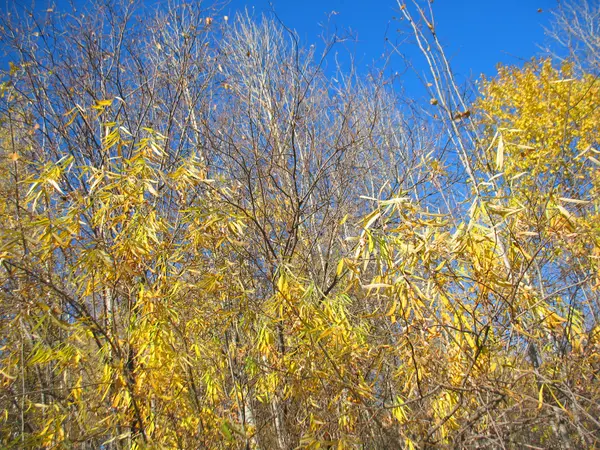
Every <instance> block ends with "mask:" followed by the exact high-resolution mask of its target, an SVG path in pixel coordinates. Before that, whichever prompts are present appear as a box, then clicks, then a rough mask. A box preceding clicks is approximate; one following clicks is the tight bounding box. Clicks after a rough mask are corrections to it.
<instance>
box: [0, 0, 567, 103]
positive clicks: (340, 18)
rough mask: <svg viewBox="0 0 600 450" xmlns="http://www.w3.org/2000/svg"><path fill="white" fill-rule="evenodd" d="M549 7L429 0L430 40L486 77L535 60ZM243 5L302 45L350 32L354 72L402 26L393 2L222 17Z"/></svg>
mask: <svg viewBox="0 0 600 450" xmlns="http://www.w3.org/2000/svg"><path fill="white" fill-rule="evenodd" d="M13 1H18V2H19V3H20V4H22V5H26V6H29V7H31V6H32V5H35V7H36V9H40V10H41V9H45V8H47V7H48V5H50V4H52V3H55V4H56V5H57V6H56V7H57V8H58V9H60V10H69V9H70V7H69V6H68V5H69V2H68V1H67V0H57V1H52V0H0V3H2V8H1V9H4V8H5V7H6V5H7V4H9V5H10V4H11V3H12V2H13ZM149 1H151V3H160V2H162V1H166V0H149ZM191 1H198V0H191ZM6 2H8V3H6ZM142 3H143V1H142ZM205 3H206V4H207V5H208V4H210V1H208V0H207V1H205ZM217 3H220V2H217ZM75 4H77V5H85V4H86V1H85V0H75ZM556 5H557V0H502V1H501V0H435V1H434V3H433V8H434V13H435V17H436V21H437V25H436V30H437V33H438V36H439V37H440V39H441V41H442V43H443V44H444V45H445V46H446V51H447V55H448V56H449V57H450V58H451V62H452V67H453V70H454V71H455V73H456V74H457V75H458V76H459V80H464V79H466V78H471V79H474V78H478V77H479V75H480V74H486V75H488V76H492V75H494V74H495V72H496V65H497V64H498V63H504V64H517V65H520V64H522V63H523V61H526V60H529V59H530V58H531V57H533V56H536V55H538V54H539V53H540V48H539V45H542V44H544V42H545V41H546V40H547V39H546V37H545V35H544V29H543V26H548V25H549V23H550V19H551V11H552V10H553V9H554V8H556ZM246 8H247V9H248V10H249V11H250V12H251V13H253V14H254V15H255V16H256V17H260V15H261V14H263V13H264V14H267V15H269V14H271V11H272V10H274V11H275V12H276V13H277V15H278V17H279V18H280V19H281V21H282V22H283V23H284V24H285V25H286V26H288V27H289V28H292V29H294V30H296V32H297V33H298V34H299V36H300V38H301V40H302V42H303V43H304V44H305V45H310V44H319V43H320V42H321V39H320V36H321V35H322V34H323V33H324V32H333V31H335V30H337V32H338V33H344V32H345V31H351V32H352V35H353V36H355V37H356V40H354V41H347V42H345V43H344V44H342V45H341V46H339V47H338V48H337V54H338V58H339V60H340V61H342V63H344V62H347V61H348V60H349V58H348V55H349V54H351V55H353V57H354V60H355V62H356V64H357V67H358V69H359V73H360V72H363V71H365V72H366V71H367V70H368V67H369V66H372V65H373V63H374V62H375V61H377V60H380V58H381V56H382V54H383V53H384V52H385V51H386V48H387V49H388V50H389V48H390V47H389V46H387V47H386V43H385V38H386V36H387V38H388V39H389V40H390V42H392V43H397V42H400V41H401V40H402V36H401V35H400V33H398V32H397V30H398V29H400V28H403V27H404V29H406V28H405V25H406V24H405V23H403V21H399V20H397V19H396V20H394V17H396V18H398V17H399V16H400V14H399V11H398V4H397V2H396V1H395V0H371V1H369V0H231V1H230V2H229V3H228V4H226V5H225V6H224V8H223V12H222V15H228V16H230V17H233V16H234V15H235V13H236V12H243V11H244V9H246ZM538 10H541V12H538ZM216 19H218V18H216ZM400 51H401V52H403V53H404V54H406V55H407V56H408V57H409V58H410V59H411V60H414V63H415V65H416V66H417V67H421V70H422V69H423V66H422V65H419V62H421V63H422V60H421V59H420V55H419V54H418V52H417V51H416V48H415V47H414V46H411V45H402V46H400ZM404 67H405V66H404V64H403V62H402V59H401V58H399V57H395V58H392V60H391V62H390V66H389V69H390V71H402V69H403V68H404ZM403 84H404V86H405V88H406V89H407V91H408V93H409V94H411V93H412V94H414V95H415V96H419V95H421V94H422V93H423V91H422V89H420V88H419V86H418V83H417V82H416V78H415V77H414V76H410V75H407V76H406V77H405V80H404V83H403Z"/></svg>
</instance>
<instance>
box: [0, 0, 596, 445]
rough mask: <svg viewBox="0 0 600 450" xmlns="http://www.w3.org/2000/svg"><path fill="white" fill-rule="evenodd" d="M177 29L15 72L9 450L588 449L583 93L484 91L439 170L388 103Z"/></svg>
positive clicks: (589, 81)
mask: <svg viewBox="0 0 600 450" xmlns="http://www.w3.org/2000/svg"><path fill="white" fill-rule="evenodd" d="M121 6H122V5H121ZM180 7H181V9H177V8H175V9H173V10H170V11H169V12H168V13H167V15H166V16H160V15H158V16H157V19H156V21H155V22H150V23H149V24H148V29H149V30H151V33H150V34H147V35H144V34H142V35H141V37H140V38H139V40H137V41H135V40H128V39H129V38H127V36H129V33H131V32H133V31H134V30H135V26H134V30H132V29H130V28H128V26H129V25H127V23H129V22H130V18H131V17H136V16H135V15H132V14H133V13H132V12H130V11H129V10H128V9H127V8H125V9H124V11H116V10H112V9H110V8H109V9H107V10H102V11H101V13H99V14H98V15H97V16H96V17H94V18H93V19H90V20H99V21H100V22H101V26H99V27H98V26H96V28H94V29H95V30H96V31H97V32H99V33H108V34H109V35H110V33H114V32H115V30H118V32H119V33H121V34H120V35H121V36H124V38H123V42H125V44H123V45H124V47H117V48H111V49H110V50H111V51H110V52H108V54H106V53H103V52H104V50H102V49H101V48H97V47H96V46H97V45H100V44H98V43H97V41H94V39H90V40H86V39H82V42H83V44H82V47H81V48H83V49H86V50H85V51H83V52H80V53H78V52H76V51H75V50H73V51H72V52H71V53H67V54H64V53H60V48H59V49H58V50H56V52H57V53H56V54H53V55H52V56H53V57H55V59H53V64H54V66H52V67H53V69H54V70H53V72H52V73H48V71H47V66H46V63H47V61H45V60H44V59H43V58H44V57H48V54H45V56H44V53H43V52H41V54H40V55H38V56H39V59H36V58H33V57H31V54H29V53H27V52H24V51H23V49H22V48H21V50H20V51H21V53H20V55H21V60H19V61H18V64H17V62H15V63H13V64H12V66H11V69H10V71H9V73H7V74H6V80H5V82H4V83H3V84H2V100H1V105H2V108H1V114H0V125H1V127H0V143H1V148H2V156H3V158H2V160H1V162H0V174H1V178H0V212H1V213H2V217H3V218H4V220H3V223H2V226H1V227H0V263H1V268H0V286H1V290H0V305H1V307H2V314H1V316H0V327H1V330H2V341H1V347H0V348H1V351H0V383H1V384H0V385H1V391H0V405H1V406H2V417H0V442H1V443H2V446H3V447H5V448H112V449H117V448H197V447H202V448H205V447H206V448H279V449H287V448H298V447H300V448H311V449H318V448H339V449H342V448H359V447H367V448H409V449H411V448H432V447H435V448H438V447H451V448H457V447H460V448H462V447H468V448H471V447H473V448H481V447H498V446H504V447H510V448H513V447H515V448H516V447H519V448H520V447H521V446H526V445H527V446H530V445H536V446H543V447H544V448H553V447H556V448H580V447H589V448H593V447H595V446H597V445H598V442H599V440H600V436H599V435H598V430H599V429H600V424H598V414H599V413H600V411H599V410H598V406H597V405H598V404H599V401H600V387H599V384H598V381H597V372H598V368H599V367H600V366H599V364H600V333H599V332H600V328H599V325H598V322H597V319H596V318H597V317H598V314H600V309H599V305H600V303H599V302H598V298H599V297H598V295H599V293H598V288H599V287H600V267H599V266H598V256H599V255H600V251H599V248H600V247H599V246H600V228H599V227H598V223H600V217H598V214H599V213H598V209H599V207H600V204H599V200H598V199H599V196H598V189H599V181H600V178H599V175H600V172H599V171H600V162H599V160H600V156H598V153H600V152H599V150H598V148H597V147H598V141H599V136H600V130H599V129H598V127H599V125H598V124H600V117H599V115H600V110H599V109H598V104H599V103H600V98H599V95H600V90H599V88H598V84H597V80H596V78H595V77H593V76H592V75H590V74H585V73H584V74H578V73H575V72H574V71H573V70H572V67H571V66H570V65H569V64H568V63H565V64H563V65H562V66H561V67H560V68H559V69H557V68H555V67H554V66H553V65H552V63H551V62H550V61H547V60H541V61H532V62H531V63H529V64H527V65H525V66H524V67H523V68H515V67H501V68H499V73H498V75H497V76H496V77H494V78H492V79H484V80H482V82H481V84H480V86H479V87H480V95H479V97H478V98H477V100H476V101H475V102H474V103H473V104H472V105H470V106H469V109H468V111H469V114H464V113H463V114H462V115H461V117H460V119H461V120H463V119H464V120H466V119H468V127H466V128H465V129H463V128H459V127H458V126H457V125H456V124H454V125H452V128H451V129H450V128H447V129H445V131H451V132H453V133H455V135H454V136H455V138H457V136H458V138H461V136H462V135H461V133H470V134H469V136H470V137H471V138H472V142H473V143H474V144H475V145H474V149H471V150H470V151H469V152H467V151H466V149H467V146H466V145H464V142H465V141H458V140H455V141H453V142H452V143H451V144H450V145H452V146H454V148H455V149H456V150H457V153H458V154H459V160H460V161H459V162H460V163H462V164H464V165H465V170H464V171H460V170H456V171H455V172H453V173H450V172H451V171H452V169H451V166H453V165H456V164H457V161H456V160H455V158H456V157H455V156H452V154H445V153H444V151H438V150H437V149H435V150H428V151H423V150H422V147H427V146H432V147H433V146H441V143H442V142H445V140H444V138H443V137H440V138H439V139H438V138H431V137H430V136H429V137H428V136H427V135H428V133H427V132H422V131H423V130H427V129H428V128H427V126H428V125H427V124H426V123H425V122H424V123H423V124H422V125H421V128H420V129H421V132H420V131H418V130H412V129H411V128H410V127H408V126H406V127H405V128H401V131H402V132H401V133H400V132H398V129H400V124H402V123H404V121H403V120H402V117H401V112H400V111H399V110H398V109H397V106H396V105H394V102H393V100H389V98H388V94H389V96H391V95H392V94H391V92H390V91H388V90H386V89H387V88H384V87H383V83H384V82H383V81H382V79H379V78H377V77H375V76H374V77H372V78H371V79H370V80H366V81H365V80H361V79H359V78H358V77H356V78H352V77H349V78H348V79H347V81H346V84H345V85H344V86H338V85H335V84H331V83H330V81H329V80H328V78H327V77H326V76H325V75H324V73H323V71H322V70H321V68H320V66H319V63H317V64H316V65H315V63H314V58H315V57H314V54H312V53H311V52H310V51H308V52H302V51H301V50H300V49H298V48H297V41H296V40H295V37H294V35H289V36H288V35H287V34H286V32H285V30H283V29H282V28H278V27H277V26H276V25H275V24H273V23H272V22H268V21H265V22H263V23H262V24H255V23H254V22H252V20H251V19H250V18H239V19H237V21H235V23H232V24H224V25H223V27H222V29H220V30H217V29H216V24H215V23H213V19H212V18H211V17H209V19H210V20H208V19H206V17H203V14H204V11H202V10H199V9H195V7H194V6H193V5H186V4H183V5H181V6H180ZM103 14H105V15H106V16H103ZM102 17H104V18H105V19H106V22H102V20H103V19H102ZM109 19H110V20H109ZM83 20H84V19H82V21H83ZM120 20H122V22H120ZM65 23H66V22H65ZM167 24H168V26H167ZM84 25H85V26H84ZM88 25H90V23H87V22H82V23H80V24H76V26H74V28H71V29H69V30H70V31H69V33H67V36H70V37H68V38H65V39H75V36H88V37H89V36H90V35H89V34H87V33H88V32H89V30H88V27H87V26H88ZM121 25H122V28H121ZM57 26H65V27H66V26H67V25H64V24H57ZM90 26H91V25H90ZM111 27H113V28H111ZM7 30H8V31H7ZM10 30H12V29H11V28H10V27H9V26H8V25H7V27H5V29H4V35H3V42H4V43H5V45H7V46H8V45H9V44H7V42H9V37H10V33H11V31H10ZM173 30H174V31H173ZM181 30H184V33H185V35H184V34H182V33H180V31H181ZM137 31H143V30H140V29H137ZM432 31H433V30H432ZM76 32H77V33H81V34H79V35H76V34H75V33H76ZM172 32H173V34H170V33H172ZM213 33H214V34H213ZM113 36H114V34H113ZM215 36H218V37H220V38H222V40H221V41H219V39H216V38H215ZM55 37H56V38H57V39H58V36H57V35H55ZM171 37H172V39H170V38H171ZM144 39H148V41H146V44H147V43H150V45H149V46H147V47H143V46H142V43H143V42H145V41H144ZM213 39H214V41H213ZM216 41H219V44H218V46H217V44H216V43H215V42H216ZM60 42H62V44H61V45H66V46H67V42H66V41H60ZM108 42H110V44H109V45H111V46H112V45H117V44H115V41H110V40H109V41H108ZM134 44H135V45H139V46H140V47H139V48H140V49H144V51H145V52H146V53H143V54H141V56H139V58H140V59H136V57H131V58H130V56H131V55H133V53H128V52H127V51H124V52H123V55H122V56H119V57H117V56H116V55H115V52H116V51H117V50H119V51H120V50H122V49H125V48H126V47H127V45H132V46H133V45H134ZM86 45H87V46H88V47H85V46H86ZM212 46H217V47H212ZM67 48H68V46H67ZM136 48H138V47H136ZM30 49H34V47H30ZM94 52H97V53H94ZM111 52H113V53H111ZM86 54H87V55H91V56H90V57H89V59H88V60H85V55H86ZM24 55H25V56H24ZM200 56H202V58H200ZM26 57H27V58H30V59H28V60H27V58H26ZM60 58H65V59H64V60H62V59H60ZM69 58H72V60H77V59H78V58H82V60H81V61H79V62H80V63H81V64H83V62H82V61H85V63H86V64H89V67H90V70H91V71H92V72H91V73H93V74H94V76H89V77H88V78H85V77H83V78H78V77H77V76H76V73H75V72H73V70H76V68H74V67H73V66H72V64H71V62H72V60H71V59H69ZM103 58H108V59H111V58H113V59H111V61H112V62H113V64H114V65H115V66H117V67H118V69H117V70H116V72H113V71H112V69H111V70H108V71H106V72H105V71H104V70H105V69H104V68H103V66H102V65H101V64H96V63H97V62H98V61H100V60H102V59H103ZM119 58H121V59H119ZM138 66H139V72H137V73H135V72H128V71H127V70H125V68H130V67H138ZM121 69H123V70H121ZM94 71H97V72H94ZM145 71H148V73H146V72H145ZM164 71H170V72H169V73H167V74H166V75H165V73H163V72H164ZM121 73H123V77H124V78H120V76H121V75H120V74H121ZM193 73H196V74H198V73H200V74H201V76H199V77H198V78H201V79H200V80H198V78H194V77H193V76H192V75H191V74H193ZM96 75H97V76H96ZM117 75H118V76H117ZM174 75H177V76H174ZM128 77H129V78H128ZM136 77H139V78H136ZM152 83H155V84H152ZM386 99H387V100H386ZM431 106H434V107H440V108H446V109H447V111H446V113H447V116H448V119H449V120H450V121H452V122H453V123H454V122H456V121H457V119H456V114H454V115H453V114H452V111H451V108H450V107H451V102H449V101H447V100H446V99H444V98H440V100H439V105H438V103H435V104H433V103H432V105H431ZM412 120H414V121H415V123H418V120H424V119H422V118H420V117H418V116H417V117H413V118H412ZM443 120H446V119H443ZM444 123H446V122H444ZM402 126H404V125H402ZM436 126H437V125H436ZM415 128H418V127H417V125H415ZM433 129H435V126H433V125H432V128H431V130H433ZM465 130H466V131H465ZM407 135H408V137H406V136H407ZM430 138H431V139H430ZM373 149H375V150H377V152H373V154H372V155H371V154H370V153H369V152H370V151H371V150H373ZM461 152H463V153H461ZM461 158H462V159H461ZM401 170H404V175H402V174H401V173H400V172H401ZM452 177H457V178H460V177H462V178H460V179H459V180H458V182H457V184H454V185H452V184H446V183H450V181H451V178H452ZM464 186H467V187H466V188H465V187H464ZM450 188H452V189H456V192H455V193H454V194H452V192H448V191H450V190H451V189H450ZM457 198H462V199H466V200H464V201H465V202H466V203H464V204H461V203H460V202H459V201H457V200H456V199H457ZM465 204H466V206H465Z"/></svg>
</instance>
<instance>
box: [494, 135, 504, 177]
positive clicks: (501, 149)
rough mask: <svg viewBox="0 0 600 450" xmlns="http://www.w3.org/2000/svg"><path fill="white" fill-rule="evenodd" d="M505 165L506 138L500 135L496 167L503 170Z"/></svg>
mask: <svg viewBox="0 0 600 450" xmlns="http://www.w3.org/2000/svg"><path fill="white" fill-rule="evenodd" d="M502 167H504V139H502V135H501V134H500V135H498V149H497V151H496V169H498V170H502Z"/></svg>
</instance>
